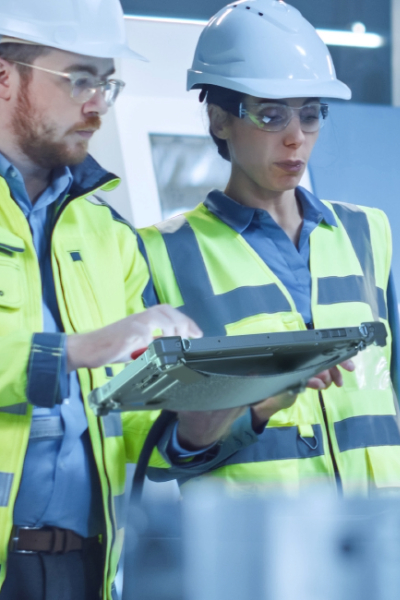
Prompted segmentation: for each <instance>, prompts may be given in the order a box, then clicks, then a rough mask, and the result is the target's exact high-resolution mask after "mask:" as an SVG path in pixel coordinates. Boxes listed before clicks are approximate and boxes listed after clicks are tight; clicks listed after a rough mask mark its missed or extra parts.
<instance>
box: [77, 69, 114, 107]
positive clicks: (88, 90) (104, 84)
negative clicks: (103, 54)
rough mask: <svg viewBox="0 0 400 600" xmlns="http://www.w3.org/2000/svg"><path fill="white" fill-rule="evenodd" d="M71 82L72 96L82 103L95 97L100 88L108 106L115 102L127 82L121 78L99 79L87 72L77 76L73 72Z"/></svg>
mask: <svg viewBox="0 0 400 600" xmlns="http://www.w3.org/2000/svg"><path fill="white" fill-rule="evenodd" d="M71 84H72V91H71V96H72V98H73V99H74V100H76V101H77V102H79V103H80V104H84V103H85V102H88V100H90V99H91V98H93V96H94V95H95V93H96V92H97V90H100V92H101V94H102V95H103V98H104V100H105V103H106V104H107V106H108V107H110V106H112V105H113V104H114V102H115V100H116V99H117V97H118V95H119V93H120V92H121V91H122V89H123V88H124V86H125V83H124V82H123V81H121V80H120V79H108V80H106V81H99V80H98V79H97V78H96V77H93V76H91V75H86V74H85V75H83V74H82V75H77V76H76V77H74V75H73V74H71Z"/></svg>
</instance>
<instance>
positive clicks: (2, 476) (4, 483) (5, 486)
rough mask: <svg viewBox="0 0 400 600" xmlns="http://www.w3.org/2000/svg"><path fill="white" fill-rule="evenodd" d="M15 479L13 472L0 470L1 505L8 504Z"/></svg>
mask: <svg viewBox="0 0 400 600" xmlns="http://www.w3.org/2000/svg"><path fill="white" fill-rule="evenodd" d="M13 479H14V474H13V473H3V472H2V471H0V506H8V501H9V499H10V492H11V486H12V482H13Z"/></svg>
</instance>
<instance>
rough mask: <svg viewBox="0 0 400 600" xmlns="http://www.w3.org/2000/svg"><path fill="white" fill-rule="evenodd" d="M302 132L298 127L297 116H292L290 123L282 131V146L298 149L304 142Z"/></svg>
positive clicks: (298, 120) (298, 119)
mask: <svg viewBox="0 0 400 600" xmlns="http://www.w3.org/2000/svg"><path fill="white" fill-rule="evenodd" d="M304 139H305V136H304V132H303V131H302V129H301V126H300V118H299V115H298V114H293V116H292V118H291V120H290V122H289V123H288V125H287V126H286V128H285V129H284V144H285V146H295V147H297V148H298V147H299V146H301V145H302V143H303V142H304Z"/></svg>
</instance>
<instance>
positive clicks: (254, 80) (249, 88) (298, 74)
mask: <svg viewBox="0 0 400 600" xmlns="http://www.w3.org/2000/svg"><path fill="white" fill-rule="evenodd" d="M207 84H210V85H216V86H220V87H227V88H229V89H232V90H235V91H238V92H242V93H245V94H250V95H253V96H257V97H262V98H271V99H274V98H293V97H327V98H329V97H330V98H342V99H349V98H350V97H351V92H350V90H349V88H348V87H347V86H346V85H345V84H344V83H342V82H340V81H338V80H337V78H336V73H335V67H334V65H333V61H332V58H331V55H330V53H329V50H328V48H327V47H326V45H325V44H324V42H323V41H322V39H321V38H320V37H319V35H318V34H317V32H316V31H315V29H314V27H312V25H311V24H310V23H309V22H308V21H306V19H304V18H303V16H302V15H301V13H300V12H299V11H298V10H297V9H296V8H294V7H293V6H290V5H289V4H285V3H284V2H281V1H277V0H238V1H237V2H233V3H232V4H229V5H227V6H226V7H224V8H223V9H221V10H220V11H219V12H218V13H217V14H216V15H214V17H212V18H211V20H210V21H209V23H208V24H207V25H206V27H205V28H204V30H203V32H202V33H201V35H200V38H199V41H198V44H197V48H196V51H195V56H194V60H193V65H192V68H191V69H189V71H188V79H187V89H193V88H201V87H203V86H204V85H207Z"/></svg>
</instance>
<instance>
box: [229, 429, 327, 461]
mask: <svg viewBox="0 0 400 600" xmlns="http://www.w3.org/2000/svg"><path fill="white" fill-rule="evenodd" d="M313 431H314V437H313V438H302V437H300V434H299V429H298V427H267V428H266V429H265V430H264V431H263V433H262V434H261V435H259V436H258V442H256V443H255V444H252V445H251V446H248V447H247V448H244V449H243V450H239V451H238V452H236V454H234V455H233V456H230V457H229V458H228V459H227V460H225V461H224V462H223V463H221V464H220V465H218V467H225V466H227V465H240V464H248V463H258V462H267V461H271V460H289V459H302V458H313V457H315V456H322V455H323V454H324V442H323V438H322V430H321V425H313ZM304 440H306V441H304ZM307 442H308V443H307ZM218 467H217V468H218Z"/></svg>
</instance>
